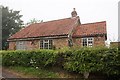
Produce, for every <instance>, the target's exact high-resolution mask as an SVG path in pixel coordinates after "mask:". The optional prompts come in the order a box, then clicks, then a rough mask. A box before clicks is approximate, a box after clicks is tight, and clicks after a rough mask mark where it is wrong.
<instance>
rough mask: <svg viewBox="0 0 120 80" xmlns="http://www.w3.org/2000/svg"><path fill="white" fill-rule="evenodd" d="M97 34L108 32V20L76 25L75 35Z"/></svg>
mask: <svg viewBox="0 0 120 80" xmlns="http://www.w3.org/2000/svg"><path fill="white" fill-rule="evenodd" d="M97 34H107V32H106V21H102V22H96V23H87V24H82V25H80V26H78V27H76V29H75V32H74V33H73V37H83V36H93V35H97Z"/></svg>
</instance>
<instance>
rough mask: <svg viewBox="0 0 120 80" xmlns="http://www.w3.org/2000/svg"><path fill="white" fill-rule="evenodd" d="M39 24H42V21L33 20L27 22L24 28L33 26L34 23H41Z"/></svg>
mask: <svg viewBox="0 0 120 80" xmlns="http://www.w3.org/2000/svg"><path fill="white" fill-rule="evenodd" d="M41 22H43V20H37V19H35V18H33V19H31V20H30V21H29V22H27V23H26V25H25V26H28V25H30V24H34V23H41Z"/></svg>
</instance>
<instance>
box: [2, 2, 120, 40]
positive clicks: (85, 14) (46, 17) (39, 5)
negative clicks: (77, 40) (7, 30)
mask: <svg viewBox="0 0 120 80" xmlns="http://www.w3.org/2000/svg"><path fill="white" fill-rule="evenodd" d="M119 1H120V0H0V5H3V6H8V7H9V9H13V10H18V11H20V14H21V15H23V17H22V18H21V19H22V20H23V21H24V23H27V22H29V21H30V20H32V19H33V18H35V19H37V20H43V21H44V22H46V21H51V20H57V19H63V18H68V17H71V12H72V11H73V8H76V11H77V14H78V16H79V17H80V21H81V23H82V24H85V23H93V22H100V21H106V22H107V42H111V41H117V40H118V2H119Z"/></svg>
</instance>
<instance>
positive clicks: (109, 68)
mask: <svg viewBox="0 0 120 80" xmlns="http://www.w3.org/2000/svg"><path fill="white" fill-rule="evenodd" d="M1 53H2V59H3V60H2V61H3V65H4V66H33V67H39V66H42V67H50V66H54V65H57V67H63V68H64V69H65V70H68V71H71V72H78V73H85V72H89V73H91V72H92V73H96V72H101V73H103V74H107V75H120V50H119V48H116V47H111V48H102V47H99V48H98V47H97V48H76V49H75V48H74V49H72V48H63V49H61V50H33V51H3V52H1Z"/></svg>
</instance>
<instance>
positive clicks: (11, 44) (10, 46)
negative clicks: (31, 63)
mask: <svg viewBox="0 0 120 80" xmlns="http://www.w3.org/2000/svg"><path fill="white" fill-rule="evenodd" d="M15 49H16V42H9V50H15Z"/></svg>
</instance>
